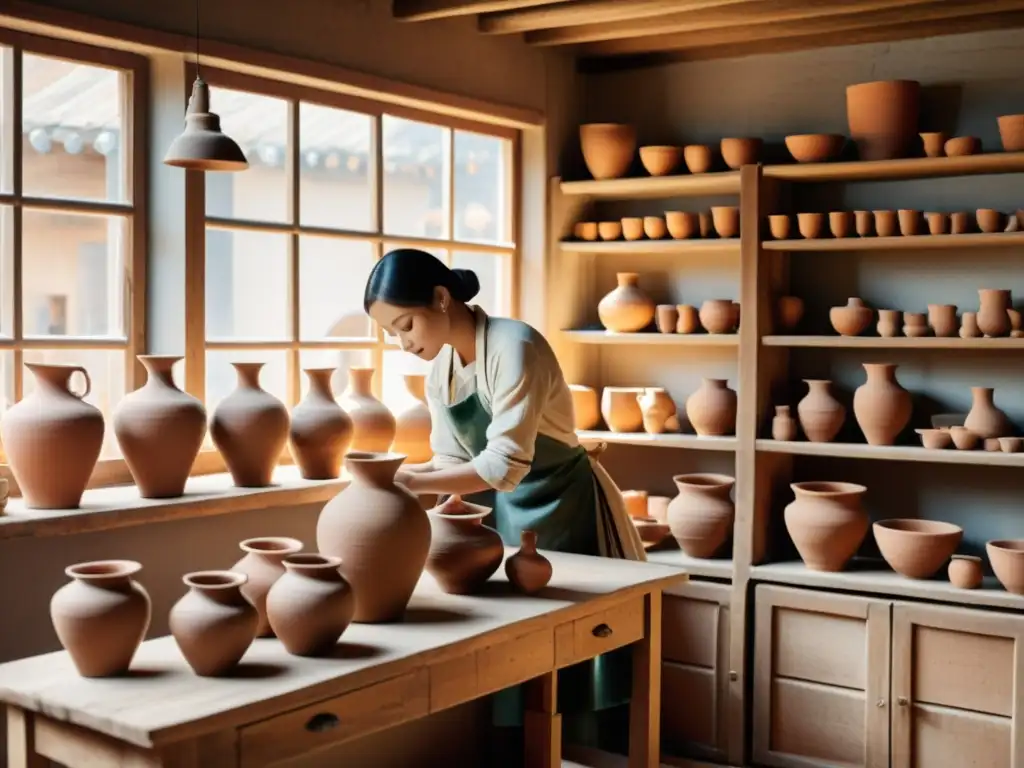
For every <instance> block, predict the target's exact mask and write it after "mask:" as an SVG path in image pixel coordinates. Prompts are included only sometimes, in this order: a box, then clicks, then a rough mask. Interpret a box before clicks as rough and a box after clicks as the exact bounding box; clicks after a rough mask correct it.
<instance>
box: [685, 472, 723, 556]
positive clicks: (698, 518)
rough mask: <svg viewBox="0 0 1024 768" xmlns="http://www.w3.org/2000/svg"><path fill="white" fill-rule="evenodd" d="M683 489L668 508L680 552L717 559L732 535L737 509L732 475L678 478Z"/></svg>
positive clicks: (696, 475) (695, 475) (697, 475)
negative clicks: (715, 556) (732, 495)
mask: <svg viewBox="0 0 1024 768" xmlns="http://www.w3.org/2000/svg"><path fill="white" fill-rule="evenodd" d="M672 481H673V482H674V483H675V484H676V487H677V488H678V489H679V495H678V496H676V497H675V498H674V499H672V501H671V502H670V503H669V505H668V524H669V528H670V529H671V530H672V536H673V538H675V540H676V541H677V542H678V543H679V548H680V549H681V550H683V552H685V553H686V554H688V555H689V556H690V557H702V558H706V557H714V555H715V553H717V552H718V551H719V550H720V549H721V548H722V545H723V544H725V542H726V541H727V540H728V539H729V537H730V535H731V534H732V524H733V519H734V518H735V516H736V506H735V504H734V503H733V501H732V498H731V496H730V494H731V493H732V488H733V486H734V485H735V484H736V480H735V479H734V478H732V477H729V476H728V475H713V474H692V475H676V476H675V477H673V478H672Z"/></svg>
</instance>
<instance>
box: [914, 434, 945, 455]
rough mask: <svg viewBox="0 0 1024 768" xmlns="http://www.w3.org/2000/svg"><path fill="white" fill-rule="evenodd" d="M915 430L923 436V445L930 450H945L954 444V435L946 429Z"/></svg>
mask: <svg viewBox="0 0 1024 768" xmlns="http://www.w3.org/2000/svg"><path fill="white" fill-rule="evenodd" d="M914 431H915V432H917V434H919V435H920V436H921V445H923V446H924V447H925V448H928V449H929V450H933V451H938V450H943V449H944V448H949V446H951V445H952V444H953V436H952V435H951V434H949V432H948V431H947V430H945V429H915V430H914Z"/></svg>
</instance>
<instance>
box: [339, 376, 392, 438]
mask: <svg viewBox="0 0 1024 768" xmlns="http://www.w3.org/2000/svg"><path fill="white" fill-rule="evenodd" d="M374 373H375V371H374V369H373V368H368V367H364V366H353V367H351V368H349V369H348V386H347V387H345V391H344V392H342V393H341V395H339V396H338V404H339V405H340V406H341V407H342V408H344V409H345V412H346V413H348V415H349V416H350V417H351V418H352V425H353V427H354V431H353V434H352V445H351V446H349V450H350V451H364V452H369V453H383V452H386V451H388V450H390V449H391V444H392V443H393V442H394V440H395V431H396V429H397V424H396V422H395V417H394V415H393V414H392V413H391V411H390V410H388V407H387V406H386V405H384V403H382V402H381V401H380V400H378V399H377V398H376V397H375V396H374V394H373V374H374Z"/></svg>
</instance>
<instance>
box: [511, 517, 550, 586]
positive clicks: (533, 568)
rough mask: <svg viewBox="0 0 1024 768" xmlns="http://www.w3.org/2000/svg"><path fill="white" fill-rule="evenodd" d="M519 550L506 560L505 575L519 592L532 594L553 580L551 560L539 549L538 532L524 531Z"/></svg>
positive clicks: (521, 535)
mask: <svg viewBox="0 0 1024 768" xmlns="http://www.w3.org/2000/svg"><path fill="white" fill-rule="evenodd" d="M519 541H520V546H519V551H518V552H516V553H515V554H514V555H511V556H510V557H509V558H508V559H507V560H506V561H505V576H506V577H508V581H509V584H511V585H512V588H513V589H515V590H516V591H517V592H522V593H523V594H524V595H532V594H535V593H537V592H540V590H542V589H543V588H544V587H546V586H547V585H548V582H549V581H551V571H552V568H551V561H550V560H548V559H547V558H546V557H544V555H542V554H541V553H540V552H538V551H537V534H536V532H534V531H523V532H522V533H521V534H520V536H519Z"/></svg>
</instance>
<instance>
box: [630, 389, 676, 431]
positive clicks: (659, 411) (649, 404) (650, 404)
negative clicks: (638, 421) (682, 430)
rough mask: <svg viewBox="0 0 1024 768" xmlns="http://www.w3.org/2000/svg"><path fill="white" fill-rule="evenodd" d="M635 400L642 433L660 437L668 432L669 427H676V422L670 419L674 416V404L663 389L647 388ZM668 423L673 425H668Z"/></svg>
mask: <svg viewBox="0 0 1024 768" xmlns="http://www.w3.org/2000/svg"><path fill="white" fill-rule="evenodd" d="M636 400H637V403H638V404H639V406H640V413H641V414H642V415H643V420H644V432H647V433H648V434H651V435H660V434H661V433H663V432H666V431H670V430H669V426H677V425H678V421H675V420H673V419H672V417H673V416H675V415H676V404H675V402H674V401H673V400H672V396H671V395H669V393H668V391H667V390H666V389H665V388H664V387H647V388H646V389H644V390H643V393H642V394H638V395H637V396H636ZM670 422H673V423H671V425H670Z"/></svg>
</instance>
